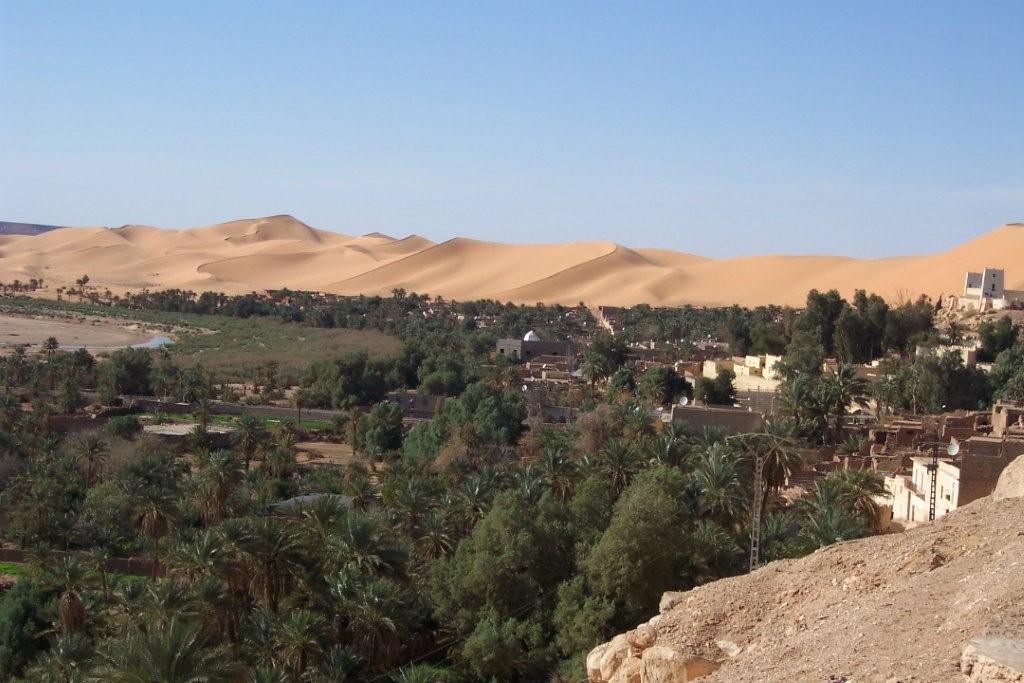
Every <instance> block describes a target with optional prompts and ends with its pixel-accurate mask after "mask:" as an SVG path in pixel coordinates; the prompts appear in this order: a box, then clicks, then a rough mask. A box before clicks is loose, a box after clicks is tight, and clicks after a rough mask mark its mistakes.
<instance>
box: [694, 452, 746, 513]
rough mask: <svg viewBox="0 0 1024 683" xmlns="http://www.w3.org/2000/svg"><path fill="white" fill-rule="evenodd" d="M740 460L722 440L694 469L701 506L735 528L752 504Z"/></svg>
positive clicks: (705, 454)
mask: <svg viewBox="0 0 1024 683" xmlns="http://www.w3.org/2000/svg"><path fill="white" fill-rule="evenodd" d="M737 460H738V458H737V456H736V454H735V453H734V452H733V451H732V449H731V448H729V446H728V445H727V444H726V443H725V442H718V443H716V444H713V445H712V446H711V448H709V449H708V450H707V452H705V453H704V455H703V456H702V457H701V458H700V459H699V460H698V461H697V464H696V467H695V468H694V472H693V478H694V481H695V482H696V484H697V488H698V490H699V491H700V496H701V507H702V508H703V509H704V511H705V512H706V513H707V514H708V515H710V516H711V517H712V518H713V519H715V520H716V521H718V523H719V524H721V525H722V526H723V527H725V528H727V529H730V528H735V527H736V526H737V525H738V524H739V523H740V522H741V521H742V520H743V518H744V517H745V512H746V509H747V505H748V501H747V492H746V491H745V490H744V487H743V484H742V481H741V479H740V472H739V470H738V469H737V466H736V465H737Z"/></svg>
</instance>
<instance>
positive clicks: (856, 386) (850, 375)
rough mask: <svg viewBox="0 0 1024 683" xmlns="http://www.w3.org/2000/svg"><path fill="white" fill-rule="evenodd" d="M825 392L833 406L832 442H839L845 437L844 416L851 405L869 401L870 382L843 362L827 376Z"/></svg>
mask: <svg viewBox="0 0 1024 683" xmlns="http://www.w3.org/2000/svg"><path fill="white" fill-rule="evenodd" d="M824 388H825V393H826V396H828V399H829V401H828V402H829V403H830V404H831V408H832V415H833V417H832V420H833V427H832V430H833V431H832V443H835V444H838V443H839V442H840V441H842V438H843V418H844V417H845V416H846V408H847V407H848V406H850V405H860V406H863V405H865V404H866V402H867V397H868V390H869V389H870V383H869V382H868V381H867V380H866V379H864V378H863V377H861V376H860V375H858V374H857V369H856V368H855V367H853V366H852V365H850V364H849V363H843V364H841V365H840V366H839V367H838V368H836V371H835V372H834V373H833V374H831V375H828V376H827V377H826V378H825V384H824Z"/></svg>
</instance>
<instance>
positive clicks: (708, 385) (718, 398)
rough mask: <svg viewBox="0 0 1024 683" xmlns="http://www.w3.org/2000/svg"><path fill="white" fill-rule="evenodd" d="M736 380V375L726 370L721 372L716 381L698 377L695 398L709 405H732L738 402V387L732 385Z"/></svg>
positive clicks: (694, 392)
mask: <svg viewBox="0 0 1024 683" xmlns="http://www.w3.org/2000/svg"><path fill="white" fill-rule="evenodd" d="M734 379H736V374H735V373H734V372H733V371H732V370H727V369H725V368H722V369H721V370H719V371H718V375H717V376H716V377H715V378H714V379H709V378H707V377H698V378H697V382H696V385H695V386H694V390H693V396H694V398H695V399H697V400H698V401H700V402H702V403H705V404H707V405H732V404H733V403H735V401H736V387H734V386H733V383H732V381H733V380H734Z"/></svg>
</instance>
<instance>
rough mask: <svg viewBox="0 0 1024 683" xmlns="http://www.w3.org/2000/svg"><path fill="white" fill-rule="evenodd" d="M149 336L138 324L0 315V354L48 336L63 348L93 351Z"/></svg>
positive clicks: (132, 343) (144, 340) (38, 343)
mask: <svg viewBox="0 0 1024 683" xmlns="http://www.w3.org/2000/svg"><path fill="white" fill-rule="evenodd" d="M153 336H154V333H153V332H150V331H147V330H144V329H141V328H140V327H139V326H138V325H132V326H125V325H121V324H118V323H116V322H114V321H112V320H105V319H100V318H95V319H93V318H88V319H87V318H82V319H68V320H55V319H52V318H43V317H39V316H20V315H3V314H0V355H2V354H4V353H6V352H9V351H12V350H13V349H14V348H15V347H17V346H24V345H28V346H41V345H42V344H43V342H45V341H46V340H47V339H48V338H49V337H54V338H55V339H57V341H58V342H59V344H60V347H61V348H63V349H77V348H83V349H88V350H89V351H92V352H93V353H95V352H97V351H113V350H115V349H121V348H124V347H126V346H137V345H140V344H145V343H147V342H149V341H150V340H152V339H153Z"/></svg>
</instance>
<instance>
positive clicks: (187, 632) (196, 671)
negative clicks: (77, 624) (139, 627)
mask: <svg viewBox="0 0 1024 683" xmlns="http://www.w3.org/2000/svg"><path fill="white" fill-rule="evenodd" d="M99 661H100V663H99V665H98V666H97V667H96V668H95V669H94V670H93V671H92V672H91V673H90V675H89V677H88V679H87V680H88V681H90V682H95V683H235V682H236V681H238V680H239V678H240V676H241V675H242V667H241V666H239V665H238V663H237V662H235V661H234V660H233V659H232V658H231V653H230V651H229V650H228V649H227V648H226V647H224V646H217V647H208V646H207V640H206V638H205V637H204V636H203V633H202V631H201V629H200V628H198V627H196V626H192V625H190V624H187V623H185V622H183V621H181V620H179V619H177V618H175V619H172V620H171V621H170V623H169V624H168V625H167V626H166V627H165V628H160V629H147V630H145V631H132V632H129V633H128V634H127V636H126V637H125V638H124V639H122V640H115V641H112V642H111V643H110V644H109V645H108V646H107V647H106V648H104V649H103V650H101V651H100V653H99Z"/></svg>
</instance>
